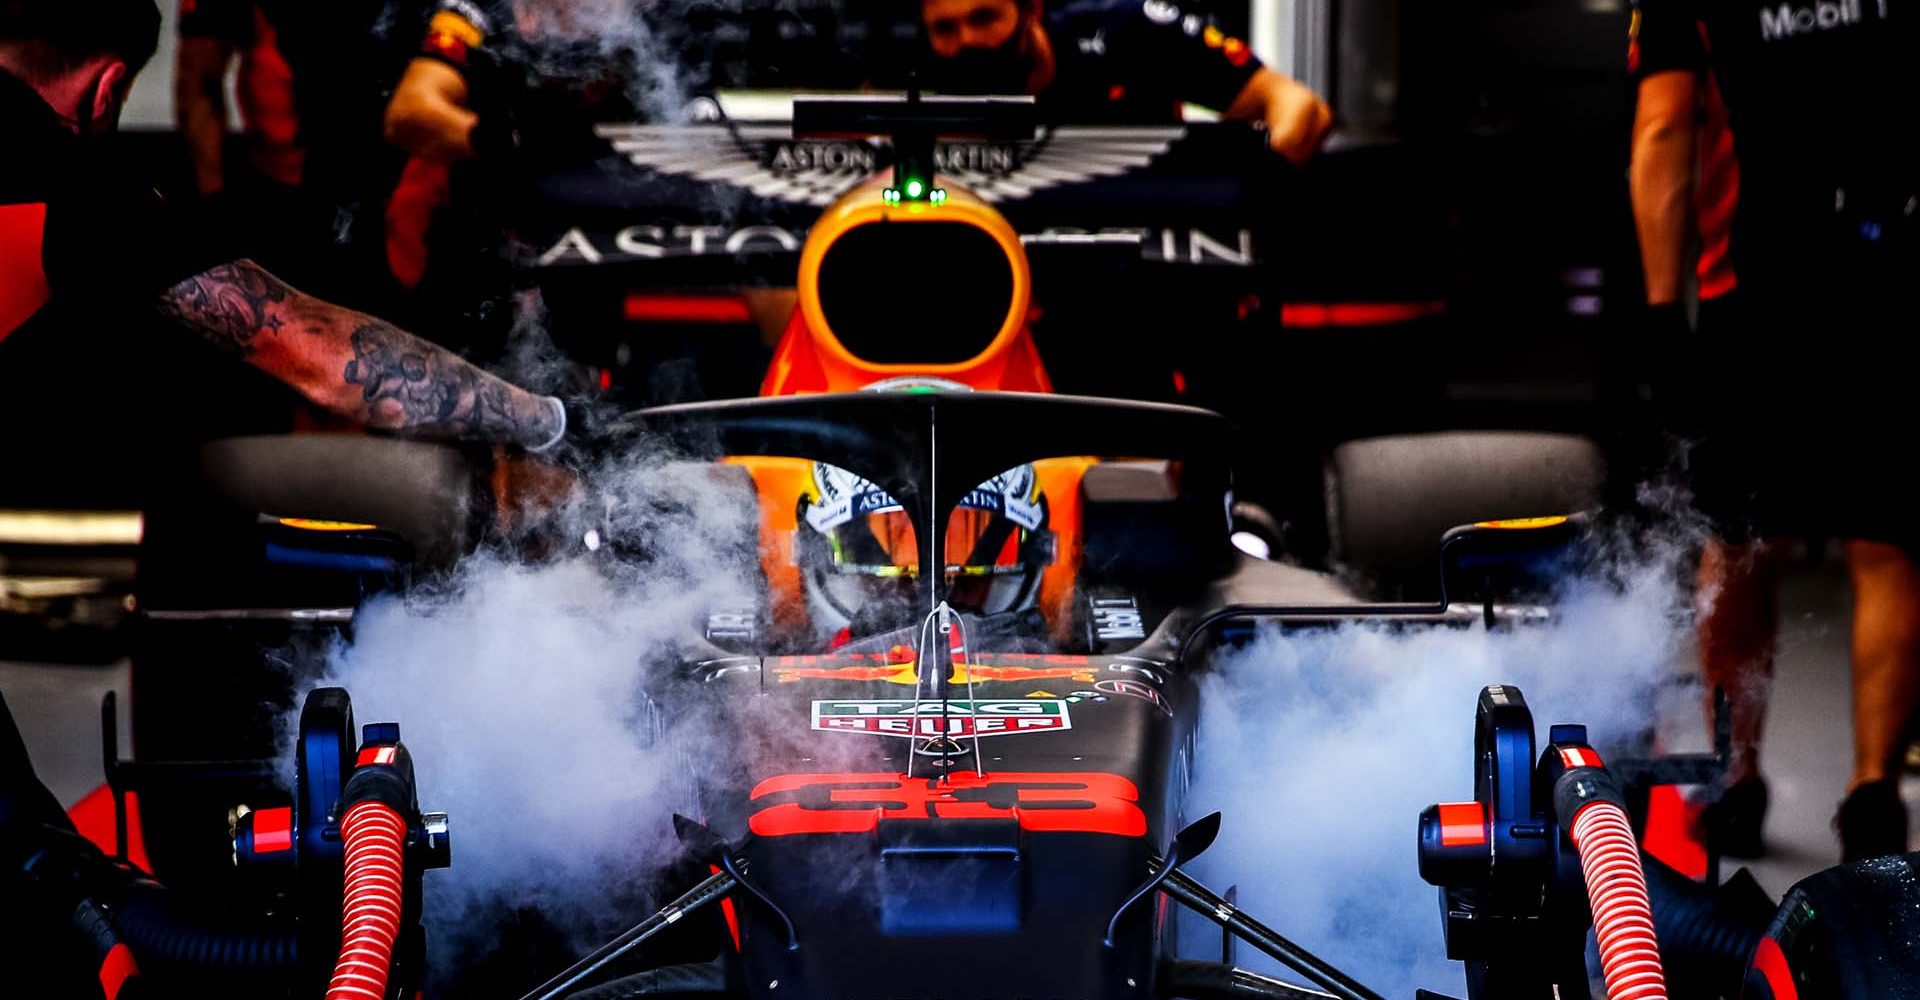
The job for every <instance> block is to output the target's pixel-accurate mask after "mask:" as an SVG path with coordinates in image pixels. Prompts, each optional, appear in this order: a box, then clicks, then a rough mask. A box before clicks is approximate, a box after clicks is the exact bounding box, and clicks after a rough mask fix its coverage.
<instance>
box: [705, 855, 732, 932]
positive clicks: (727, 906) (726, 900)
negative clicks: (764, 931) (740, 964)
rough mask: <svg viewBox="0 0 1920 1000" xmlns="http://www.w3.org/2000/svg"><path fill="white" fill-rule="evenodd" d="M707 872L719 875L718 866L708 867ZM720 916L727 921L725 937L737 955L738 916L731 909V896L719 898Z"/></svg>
mask: <svg viewBox="0 0 1920 1000" xmlns="http://www.w3.org/2000/svg"><path fill="white" fill-rule="evenodd" d="M707 870H708V871H709V872H712V873H713V874H715V875H718V874H720V866H719V865H708V866H707ZM720 915H721V916H722V917H725V918H726V920H727V935H728V936H729V937H732V938H733V950H734V952H735V953H738V952H739V951H740V914H739V913H738V912H737V911H735V910H734V908H733V897H732V896H722V897H720Z"/></svg>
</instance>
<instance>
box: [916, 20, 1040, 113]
mask: <svg viewBox="0 0 1920 1000" xmlns="http://www.w3.org/2000/svg"><path fill="white" fill-rule="evenodd" d="M1028 30H1029V29H1028V27H1027V19H1026V18H1025V17H1022V18H1021V19H1020V23H1019V25H1018V26H1017V27H1015V28H1014V31H1013V34H1011V35H1009V36H1007V40H1006V41H1004V42H1001V43H1000V44H999V45H996V46H994V47H993V48H990V49H978V48H965V49H961V50H960V51H959V52H957V53H954V54H953V55H952V56H951V57H949V58H946V59H942V58H940V57H938V56H934V57H932V58H930V59H928V60H927V66H928V68H927V87H928V88H929V89H931V90H936V91H939V92H941V93H945V94H1024V93H1026V92H1027V78H1028V77H1030V76H1031V75H1032V73H1033V66H1032V64H1031V61H1030V60H1029V59H1028V58H1027V53H1026V51H1025V47H1024V44H1023V43H1024V42H1025V41H1026V37H1027V31H1028Z"/></svg>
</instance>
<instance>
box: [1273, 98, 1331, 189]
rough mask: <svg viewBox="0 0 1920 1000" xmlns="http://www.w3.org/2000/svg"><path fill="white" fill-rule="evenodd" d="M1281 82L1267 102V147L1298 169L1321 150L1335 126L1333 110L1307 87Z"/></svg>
mask: <svg viewBox="0 0 1920 1000" xmlns="http://www.w3.org/2000/svg"><path fill="white" fill-rule="evenodd" d="M1281 80H1282V82H1280V83H1279V85H1278V86H1276V87H1275V88H1274V91H1273V93H1272V94H1271V95H1270V96H1269V97H1268V99H1267V107H1266V121H1267V144H1268V145H1269V146H1271V147H1273V151H1274V152H1276V153H1279V154H1280V155H1281V156H1284V157H1286V158H1287V159H1288V160H1289V161H1291V162H1292V163H1293V165H1294V166H1296V167H1297V166H1300V165H1302V164H1304V163H1306V162H1307V160H1309V159H1311V158H1312V157H1313V154H1314V153H1315V152H1316V151H1318V150H1319V149H1320V143H1321V142H1322V141H1324V140H1325V139H1326V137H1327V130H1328V129H1330V128H1332V127H1333V109H1332V108H1330V107H1328V106H1327V102H1326V101H1323V100H1321V99H1320V95H1319V94H1316V93H1314V92H1313V90H1312V89H1311V88H1309V87H1308V86H1307V85H1306V84H1303V83H1301V82H1300V81H1298V80H1293V79H1288V78H1285V77H1282V78H1281Z"/></svg>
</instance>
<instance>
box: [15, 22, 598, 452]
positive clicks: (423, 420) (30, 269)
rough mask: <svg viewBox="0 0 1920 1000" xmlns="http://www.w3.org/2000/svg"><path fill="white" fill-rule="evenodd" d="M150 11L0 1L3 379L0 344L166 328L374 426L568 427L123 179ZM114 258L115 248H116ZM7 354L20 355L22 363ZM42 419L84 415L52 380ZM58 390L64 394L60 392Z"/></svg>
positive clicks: (487, 436) (547, 410)
mask: <svg viewBox="0 0 1920 1000" xmlns="http://www.w3.org/2000/svg"><path fill="white" fill-rule="evenodd" d="M159 28H160V15H159V11H158V9H157V8H156V7H155V6H154V2H153V0H63V2H61V3H46V2H42V0H0V129H4V132H5V135H6V136H7V141H8V153H7V155H6V156H5V157H0V366H5V364H6V363H7V355H6V354H5V353H4V352H5V350H6V348H7V347H9V346H12V345H9V344H7V343H6V341H16V342H18V341H23V340H28V339H35V338H43V337H72V336H85V335H86V332H85V331H87V330H88V329H89V328H92V327H104V326H112V325H120V324H138V323H140V322H141V321H142V319H143V314H145V316H151V310H152V309H153V307H154V306H155V305H158V307H159V310H160V312H161V313H162V314H164V315H165V316H167V317H169V318H171V319H172V320H174V321H175V322H177V323H178V324H179V325H181V326H184V327H186V328H187V329H189V330H192V331H194V332H195V333H198V334H200V335H201V336H202V337H204V338H205V339H207V340H208V341H211V342H212V343H213V344H215V345H216V346H218V347H220V348H223V349H225V350H226V351H228V352H230V353H232V354H234V355H236V356H238V357H239V358H240V359H241V360H243V361H245V362H247V363H248V364H250V365H253V366H254V367H256V368H258V369H260V370H262V371H264V372H266V373H268V374H269V375H272V376H273V377H275V378H277V379H279V380H280V381H282V382H284V383H286V384H287V385H289V386H291V387H293V388H294V389H295V390H297V391H299V392H300V393H302V394H303V395H305V396H306V397H307V398H309V399H310V400H312V401H313V402H314V403H316V404H318V405H319V406H321V407H323V408H325V409H328V410H331V411H333V412H335V413H337V414H340V415H342V416H345V417H348V418H350V419H352V420H354V421H356V422H358V423H361V424H364V425H366V426H368V427H373V428H378V429H382V430H391V431H398V432H403V433H408V434H414V435H422V436H437V437H447V438H465V439H474V440H486V441H494V442H502V443H512V444H518V445H522V446H525V447H528V448H532V449H543V448H549V447H552V446H553V445H554V444H556V443H557V442H558V441H559V440H560V438H561V436H562V434H563V432H564V430H565V424H566V417H565V411H564V410H563V408H562V407H561V404H560V401H559V400H557V399H554V398H551V397H544V396H538V395H534V394H532V393H529V392H526V391H524V390H521V389H519V388H516V387H514V386H512V385H509V384H508V383H506V382H504V381H501V380H500V379H498V378H496V377H494V376H492V375H490V374H488V373H486V372H484V371H481V370H480V369H478V368H475V367H473V366H472V365H469V364H467V363H466V362H464V361H462V360H461V359H459V358H458V357H455V356H454V355H452V354H450V353H448V352H447V351H445V350H442V349H440V348H437V347H435V346H433V345H431V344H428V343H426V342H424V341H422V340H420V339H418V338H416V337H414V336H413V335H411V334H409V333H407V332H405V331H403V330H400V329H398V328H396V327H394V326H392V325H390V324H388V323H386V322H384V321H382V320H380V319H378V318H376V317H373V316H368V315H364V314H362V313H357V312H353V311H351V310H348V309H345V308H342V307H340V306H336V305H334V304H332V303H330V302H326V301H322V300H320V299H317V298H314V297H313V296H310V295H306V294H304V293H302V292H300V291H298V290H297V289H295V288H292V287H290V286H289V285H287V284H286V283H285V282H284V281H282V280H280V279H279V278H277V277H275V276H274V275H273V274H271V273H270V272H268V271H267V270H265V269H264V268H262V267H260V266H259V265H258V264H256V263H254V262H253V261H251V260H248V259H245V258H240V259H235V258H233V257H230V256H227V255H224V254H221V253H219V252H218V251H216V250H212V249H208V248H206V247H203V246H200V245H198V241H197V240H196V230H195V227H193V226H191V225H188V224H186V220H183V219H181V218H178V217H176V216H175V215H173V214H171V213H170V212H169V211H168V207H167V206H166V205H165V204H164V203H163V202H161V201H160V199H159V198H158V196H156V195H155V194H154V193H153V191H152V190H151V189H150V188H146V187H144V186H142V185H140V184H139V183H137V182H133V181H129V180H128V179H127V178H126V177H124V176H121V175H120V174H119V173H118V172H117V170H116V167H117V158H116V157H115V155H114V150H113V149H112V148H111V147H110V146H106V147H104V148H103V145H104V141H103V139H102V136H103V135H104V134H105V133H109V132H111V131H113V129H114V128H115V126H116V124H117V121H118V117H119V114H120V110H121V107H122V106H123V105H124V103H125V101H126V98H127V92H128V89H129V87H130V85H131V83H132V80H133V76H134V74H135V73H136V72H137V71H138V70H139V69H140V67H141V66H143V65H144V64H145V63H146V61H147V60H148V59H149V58H151V56H152V54H153V51H154V49H155V47H156V45H157V43H158V34H159ZM108 248H111V249H110V250H109V249H108ZM16 357H17V355H16ZM46 385H47V387H48V392H47V397H48V399H49V404H48V405H49V406H52V407H54V408H55V409H54V410H53V411H52V412H50V413H49V414H48V418H49V419H52V418H54V416H55V415H56V414H57V412H58V409H59V408H62V407H70V406H78V405H83V403H84V400H83V399H81V398H77V397H76V396H75V392H76V391H78V389H77V388H76V387H75V386H74V385H73V382H72V379H71V378H70V376H68V375H58V374H55V373H48V376H47V381H46ZM63 386H64V387H65V389H64V390H63V389H62V387H63Z"/></svg>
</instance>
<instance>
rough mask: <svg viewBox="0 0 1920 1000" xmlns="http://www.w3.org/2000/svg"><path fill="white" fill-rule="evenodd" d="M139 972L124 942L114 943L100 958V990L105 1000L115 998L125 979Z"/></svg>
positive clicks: (125, 981)
mask: <svg viewBox="0 0 1920 1000" xmlns="http://www.w3.org/2000/svg"><path fill="white" fill-rule="evenodd" d="M139 974H140V966H139V965H138V964H137V963H135V962H134V960H133V952H131V951H129V950H128V949H127V946H126V945H124V944H116V945H114V946H113V947H112V948H110V949H108V950H107V957H106V958H103V959H101V960H100V992H102V993H105V994H106V995H107V1000H117V998H118V997H119V996H120V990H121V989H122V988H124V987H125V986H126V985H127V980H129V979H132V978H133V977H135V976H137V975H139Z"/></svg>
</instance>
